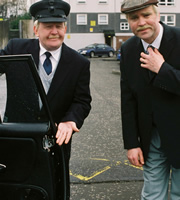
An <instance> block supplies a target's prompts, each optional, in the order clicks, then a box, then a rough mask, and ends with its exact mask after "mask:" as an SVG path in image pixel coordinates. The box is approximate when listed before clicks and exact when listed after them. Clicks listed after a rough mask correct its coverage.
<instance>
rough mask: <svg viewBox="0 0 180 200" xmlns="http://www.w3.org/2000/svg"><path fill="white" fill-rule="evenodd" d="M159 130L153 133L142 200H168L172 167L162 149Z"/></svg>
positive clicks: (146, 164)
mask: <svg viewBox="0 0 180 200" xmlns="http://www.w3.org/2000/svg"><path fill="white" fill-rule="evenodd" d="M160 146H161V142H160V137H159V134H158V133H157V130H156V129H154V130H153V132H152V141H151V145H150V150H149V154H148V158H147V161H146V163H145V165H144V166H143V169H144V172H143V173H144V174H143V175H144V186H143V189H142V193H141V200H167V199H168V186H169V176H170V166H169V164H168V162H167V158H166V157H165V155H164V153H163V152H162V149H161V148H160Z"/></svg>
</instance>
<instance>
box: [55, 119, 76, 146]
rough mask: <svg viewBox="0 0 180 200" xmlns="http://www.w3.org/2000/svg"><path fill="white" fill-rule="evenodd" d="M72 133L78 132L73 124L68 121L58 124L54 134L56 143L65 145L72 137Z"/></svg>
mask: <svg viewBox="0 0 180 200" xmlns="http://www.w3.org/2000/svg"><path fill="white" fill-rule="evenodd" d="M73 131H75V132H79V129H78V128H77V127H76V123H75V122H72V121H69V122H62V123H60V124H59V125H58V130H57V133H56V138H57V140H56V143H57V144H59V145H62V144H63V143H65V144H67V143H68V142H69V140H70V139H71V137H72V133H73Z"/></svg>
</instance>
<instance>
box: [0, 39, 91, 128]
mask: <svg viewBox="0 0 180 200" xmlns="http://www.w3.org/2000/svg"><path fill="white" fill-rule="evenodd" d="M39 50H40V48H39V41H38V40H37V39H31V40H30V39H13V40H10V42H9V43H8V45H7V46H6V47H5V49H4V50H1V51H0V54H1V55H15V54H32V56H33V58H34V60H35V63H36V65H37V66H38V64H39ZM13 65H16V66H14V67H13V66H12V68H10V67H9V69H6V68H5V70H6V71H5V72H6V74H7V81H8V82H11V83H13V84H11V85H14V88H20V89H22V90H23V89H24V90H25V91H26V92H27V93H28V89H29V90H30V91H31V92H30V93H29V94H28V95H29V96H28V97H27V98H26V100H25V101H24V104H22V102H21V104H20V105H19V107H18V106H17V104H18V100H17V101H16V104H15V103H14V102H13V98H8V99H11V100H12V101H11V102H8V106H7V109H8V110H6V114H5V115H6V117H7V121H14V120H17V119H18V118H19V117H18V116H11V115H12V110H13V106H15V105H16V106H15V107H17V108H18V109H20V110H23V109H22V107H23V108H24V109H26V108H28V109H29V107H30V108H31V109H29V110H31V111H33V112H34V113H35V114H33V115H32V116H31V117H30V118H29V119H28V120H31V118H32V120H33V117H35V120H36V118H37V119H38V120H41V118H42V119H44V118H45V113H44V110H43V109H42V110H41V111H40V110H38V106H39V105H38V98H37V94H36V89H35V88H33V87H32V86H33V83H31V82H32V81H31V79H30V78H29V76H30V72H29V70H28V69H26V67H23V66H17V65H19V63H17V64H15V63H13ZM18 67H19V70H17V69H18ZM89 67H90V63H89V61H88V60H87V59H85V58H84V57H82V56H81V55H79V54H78V53H77V52H76V51H74V50H72V49H71V48H69V47H67V46H66V45H65V44H63V46H62V55H61V59H60V61H59V64H58V66H57V70H56V72H55V75H54V78H53V80H52V83H51V86H50V89H49V91H48V94H47V98H48V102H49V105H50V109H51V112H52V115H53V119H54V121H55V122H56V123H59V122H64V121H74V122H76V125H77V127H78V128H81V126H82V124H83V122H84V119H85V118H86V117H87V115H88V114H89V111H90V109H91V106H90V102H91V96H90V89H89V81H90V69H89ZM14 77H18V80H16V79H15V78H14ZM23 85H24V88H22V87H23ZM11 87H12V86H11ZM9 89H10V93H13V91H12V90H13V89H11V88H9ZM20 89H16V92H17V91H18V90H20ZM20 92H21V93H22V91H20ZM14 96H15V94H14ZM16 96H17V95H16ZM33 97H34V98H35V97H36V100H33V99H34V98H33ZM9 101H10V100H9ZM32 102H33V105H31V104H32ZM23 112H24V111H23ZM26 112H27V113H28V114H30V113H31V112H30V111H29V112H28V110H26ZM24 114H25V113H24ZM25 115H26V114H25ZM30 115H31V114H30ZM24 117H25V116H24ZM24 117H23V118H24ZM26 117H27V118H28V116H26ZM23 118H22V119H21V120H23ZM25 120H26V119H24V121H25Z"/></svg>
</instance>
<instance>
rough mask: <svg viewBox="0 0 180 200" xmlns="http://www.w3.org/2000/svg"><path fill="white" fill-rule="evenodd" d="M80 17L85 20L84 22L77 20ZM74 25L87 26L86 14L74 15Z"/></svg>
mask: <svg viewBox="0 0 180 200" xmlns="http://www.w3.org/2000/svg"><path fill="white" fill-rule="evenodd" d="M82 16H84V17H85V18H84V19H85V20H84V22H81V20H79V17H82ZM76 24H77V25H87V14H82V13H81V14H76Z"/></svg>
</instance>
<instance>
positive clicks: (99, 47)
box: [78, 43, 115, 58]
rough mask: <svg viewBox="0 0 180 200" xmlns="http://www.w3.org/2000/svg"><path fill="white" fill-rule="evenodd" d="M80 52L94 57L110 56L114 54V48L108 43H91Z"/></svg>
mask: <svg viewBox="0 0 180 200" xmlns="http://www.w3.org/2000/svg"><path fill="white" fill-rule="evenodd" d="M78 52H79V53H80V54H82V55H84V56H89V57H90V58H93V57H94V56H99V57H101V56H103V55H107V56H109V57H113V56H114V53H115V51H114V49H113V48H112V47H110V46H109V45H107V44H97V43H95V44H91V45H88V46H86V47H85V48H82V49H79V50H78Z"/></svg>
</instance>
